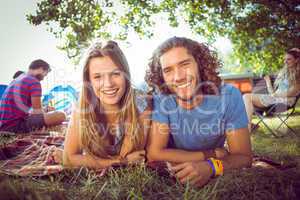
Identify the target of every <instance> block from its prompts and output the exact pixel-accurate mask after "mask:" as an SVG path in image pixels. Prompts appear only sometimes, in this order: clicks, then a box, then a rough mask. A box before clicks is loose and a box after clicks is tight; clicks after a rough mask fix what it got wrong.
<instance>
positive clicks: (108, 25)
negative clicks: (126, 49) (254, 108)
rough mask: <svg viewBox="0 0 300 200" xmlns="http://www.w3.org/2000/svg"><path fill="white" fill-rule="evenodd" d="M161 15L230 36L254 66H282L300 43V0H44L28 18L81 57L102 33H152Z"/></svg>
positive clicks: (238, 54)
mask: <svg viewBox="0 0 300 200" xmlns="http://www.w3.org/2000/svg"><path fill="white" fill-rule="evenodd" d="M158 15H163V16H167V18H168V21H169V25H170V26H174V27H176V26H178V25H179V23H178V21H179V19H183V20H184V21H185V22H186V23H188V24H189V26H190V27H191V29H192V30H193V31H194V33H196V34H200V35H202V36H205V37H207V38H208V39H209V41H214V39H215V38H216V37H217V36H224V37H227V38H229V39H230V40H231V41H232V43H233V48H234V56H235V57H236V58H237V59H239V61H240V63H241V64H242V65H243V66H246V67H249V68H252V69H253V70H254V72H257V71H266V70H268V71H269V70H275V69H277V68H280V67H281V66H282V59H281V58H282V55H283V54H284V51H285V50H287V49H289V48H291V47H295V46H297V47H299V46H300V1H299V0H202V1H200V0H160V1H159V0H153V1H151V0H118V1H114V0H102V1H101V0H98V1H97V0H72V1H68V0H42V1H41V2H40V3H38V5H37V11H36V13H35V14H29V15H27V19H28V21H29V22H30V23H32V24H33V25H39V24H41V23H45V24H46V25H48V26H49V30H50V32H52V33H54V34H55V36H56V37H57V38H61V39H63V40H64V43H63V45H62V46H61V49H62V50H64V51H66V52H67V55H68V56H69V57H70V58H78V56H79V55H80V54H81V50H82V49H83V47H86V46H87V44H88V42H89V40H91V39H93V38H96V37H97V38H105V39H107V38H111V39H121V40H126V39H127V36H128V33H129V32H131V31H134V32H136V33H137V34H138V35H139V36H140V37H148V38H151V36H152V35H153V31H154V30H153V28H152V27H153V26H154V25H155V22H156V16H158ZM112 30H113V31H112Z"/></svg>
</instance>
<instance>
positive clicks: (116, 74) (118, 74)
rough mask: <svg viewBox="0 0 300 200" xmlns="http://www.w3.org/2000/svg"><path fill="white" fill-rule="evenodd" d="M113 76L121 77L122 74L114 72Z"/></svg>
mask: <svg viewBox="0 0 300 200" xmlns="http://www.w3.org/2000/svg"><path fill="white" fill-rule="evenodd" d="M112 75H113V76H120V75H121V72H113V73H112Z"/></svg>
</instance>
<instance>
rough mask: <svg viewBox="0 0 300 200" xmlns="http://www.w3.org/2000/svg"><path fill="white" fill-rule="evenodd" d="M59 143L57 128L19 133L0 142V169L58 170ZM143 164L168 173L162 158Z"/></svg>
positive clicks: (261, 160)
mask: <svg viewBox="0 0 300 200" xmlns="http://www.w3.org/2000/svg"><path fill="white" fill-rule="evenodd" d="M63 143H64V135H62V134H59V132H44V133H43V132H42V133H35V134H30V135H19V136H17V137H16V138H15V139H14V140H13V141H11V142H9V143H7V144H5V145H2V146H0V173H4V174H8V175H17V176H35V177H40V176H46V175H50V174H54V173H59V172H61V171H63V170H64V167H63V166H62V165H61V164H58V163H56V162H55V160H54V157H53V153H54V152H55V151H56V150H57V149H58V148H59V149H63ZM146 166H147V167H148V168H150V169H153V170H156V171H157V172H158V173H159V174H160V175H162V176H169V175H170V174H169V170H168V167H167V165H166V162H150V163H147V164H146ZM114 167H116V168H117V167H124V166H114ZM252 167H262V168H267V169H279V170H284V169H287V168H291V167H295V166H294V165H290V164H289V165H287V164H284V163H278V162H275V161H273V160H272V159H269V158H266V157H261V156H254V159H253V163H252ZM107 170H108V169H103V170H98V171H97V173H99V174H101V176H103V175H104V174H105V172H106V171H107Z"/></svg>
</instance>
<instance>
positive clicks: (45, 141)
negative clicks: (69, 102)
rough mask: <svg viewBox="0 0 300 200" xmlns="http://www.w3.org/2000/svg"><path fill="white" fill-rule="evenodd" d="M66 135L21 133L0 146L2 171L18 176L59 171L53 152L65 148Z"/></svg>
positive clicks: (60, 167)
mask: <svg viewBox="0 0 300 200" xmlns="http://www.w3.org/2000/svg"><path fill="white" fill-rule="evenodd" d="M63 142H64V136H59V135H55V134H51V133H49V132H48V133H43V134H34V135H20V136H17V137H16V139H14V140H13V141H12V142H9V143H8V144H5V145H3V146H2V147H1V148H0V172H1V173H5V174H8V175H18V176H44V175H50V174H53V173H58V172H61V171H62V170H63V166H62V165H60V164H57V163H55V161H54V157H53V153H54V151H55V150H56V149H57V148H63V147H62V145H63Z"/></svg>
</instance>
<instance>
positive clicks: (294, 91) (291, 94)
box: [274, 87, 299, 97]
mask: <svg viewBox="0 0 300 200" xmlns="http://www.w3.org/2000/svg"><path fill="white" fill-rule="evenodd" d="M298 93H299V88H295V87H291V88H290V89H289V90H288V91H287V92H280V93H275V94H274V96H275V97H295V96H297V94H298Z"/></svg>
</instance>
